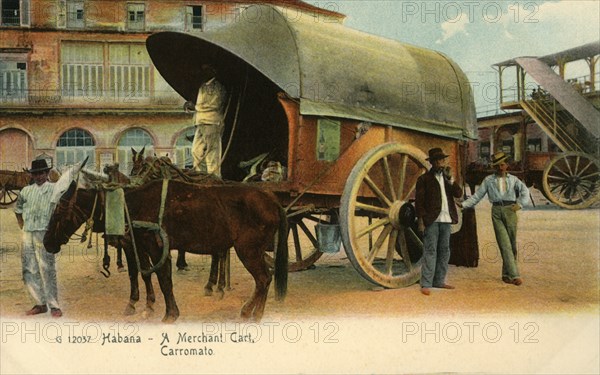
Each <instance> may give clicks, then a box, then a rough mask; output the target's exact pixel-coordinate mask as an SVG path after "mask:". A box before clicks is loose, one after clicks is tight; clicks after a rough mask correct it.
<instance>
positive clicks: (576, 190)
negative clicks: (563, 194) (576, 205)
mask: <svg viewBox="0 0 600 375" xmlns="http://www.w3.org/2000/svg"><path fill="white" fill-rule="evenodd" d="M575 192H576V193H577V195H579V198H580V199H581V201H582V202H583V201H584V200H585V198H584V197H583V195H582V194H581V191H580V190H579V188H577V187H575ZM573 195H574V194H573Z"/></svg>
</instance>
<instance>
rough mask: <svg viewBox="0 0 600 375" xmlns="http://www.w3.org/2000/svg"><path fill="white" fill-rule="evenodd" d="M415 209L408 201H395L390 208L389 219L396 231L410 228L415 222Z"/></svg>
mask: <svg viewBox="0 0 600 375" xmlns="http://www.w3.org/2000/svg"><path fill="white" fill-rule="evenodd" d="M415 216H416V215H415V208H414V206H413V205H412V204H411V203H409V202H407V201H401V200H398V201H395V202H394V203H393V204H392V207H390V212H389V213H388V217H389V219H390V223H391V224H392V226H393V227H394V229H400V228H402V227H408V226H410V225H411V224H412V223H414V221H415Z"/></svg>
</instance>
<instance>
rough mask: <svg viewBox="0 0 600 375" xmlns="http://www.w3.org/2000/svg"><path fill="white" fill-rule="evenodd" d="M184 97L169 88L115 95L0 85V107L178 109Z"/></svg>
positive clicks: (112, 93) (108, 91)
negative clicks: (19, 88) (10, 87)
mask: <svg viewBox="0 0 600 375" xmlns="http://www.w3.org/2000/svg"><path fill="white" fill-rule="evenodd" d="M183 102H184V99H183V98H182V97H181V96H179V95H178V94H177V93H174V92H173V91H154V92H144V93H143V94H140V95H129V94H124V95H119V96H115V93H114V90H92V91H90V90H87V91H86V92H83V91H81V90H73V91H71V92H68V93H67V92H66V91H65V90H63V89H57V90H43V89H41V90H36V89H29V90H18V89H13V90H9V89H1V88H0V108H15V109H16V108H19V107H27V108H48V107H51V108H57V109H58V108H77V107H79V108H103V107H110V108H115V107H117V108H124V109H125V108H131V109H140V108H144V107H146V108H161V109H169V108H173V109H175V108H182V107H181V106H182V104H183Z"/></svg>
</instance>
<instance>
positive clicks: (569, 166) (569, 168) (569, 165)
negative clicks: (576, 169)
mask: <svg viewBox="0 0 600 375" xmlns="http://www.w3.org/2000/svg"><path fill="white" fill-rule="evenodd" d="M564 159H565V164H566V165H567V169H568V170H569V176H573V170H572V169H571V164H570V163H569V158H568V157H565V158H564Z"/></svg>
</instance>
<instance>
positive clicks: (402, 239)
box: [399, 228, 421, 271]
mask: <svg viewBox="0 0 600 375" xmlns="http://www.w3.org/2000/svg"><path fill="white" fill-rule="evenodd" d="M406 230H409V231H410V233H412V234H414V233H413V232H412V229H411V228H402V229H401V230H400V233H399V236H400V244H399V246H400V254H401V255H402V261H403V262H404V265H405V266H406V268H408V270H409V271H410V270H412V262H411V261H410V255H409V254H408V244H407V243H406V234H405V231H406ZM415 237H416V235H415ZM417 239H419V237H417ZM420 241H421V240H420V239H419V242H420Z"/></svg>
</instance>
